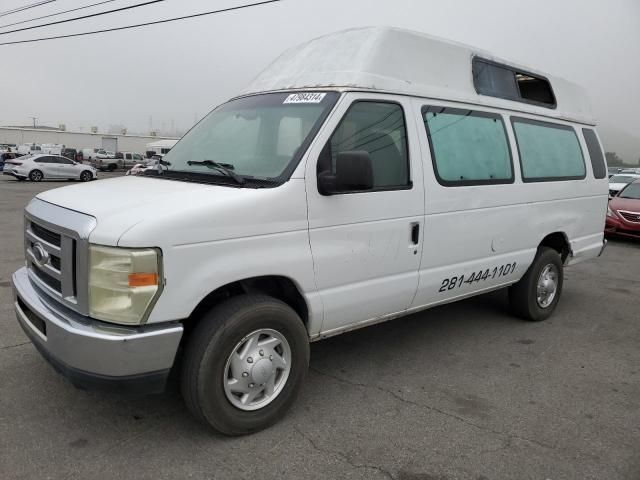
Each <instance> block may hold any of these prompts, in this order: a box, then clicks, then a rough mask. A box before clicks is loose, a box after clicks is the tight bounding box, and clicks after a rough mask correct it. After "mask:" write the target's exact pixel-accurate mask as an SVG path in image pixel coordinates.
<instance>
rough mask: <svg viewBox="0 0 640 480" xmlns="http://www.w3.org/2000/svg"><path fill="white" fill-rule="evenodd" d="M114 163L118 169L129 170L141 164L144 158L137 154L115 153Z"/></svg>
mask: <svg viewBox="0 0 640 480" xmlns="http://www.w3.org/2000/svg"><path fill="white" fill-rule="evenodd" d="M115 159H116V161H117V162H116V163H117V164H118V168H131V167H133V166H134V165H136V164H138V163H143V162H144V158H143V157H142V155H141V154H139V153H133V152H118V153H116V158H115Z"/></svg>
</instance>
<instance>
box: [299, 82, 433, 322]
mask: <svg viewBox="0 0 640 480" xmlns="http://www.w3.org/2000/svg"><path fill="white" fill-rule="evenodd" d="M413 117H414V116H413V115H412V113H411V103H410V102H409V101H408V100H407V99H405V98H403V97H396V96H393V95H378V94H368V95H367V94H362V93H348V94H345V96H344V97H343V99H342V101H341V102H340V104H339V105H338V106H337V107H336V112H334V114H333V116H332V117H331V119H330V120H329V121H328V122H327V125H325V128H324V129H323V130H322V132H321V133H320V134H319V136H318V138H317V139H316V141H315V142H314V146H313V147H312V149H311V150H310V153H309V156H308V161H307V165H306V173H305V182H306V189H307V204H308V218H309V238H310V245H311V251H312V254H313V261H314V269H315V279H316V284H317V288H318V291H319V294H320V296H321V298H322V302H323V306H324V319H323V324H322V332H323V333H330V332H337V331H340V330H342V329H345V328H348V326H349V325H353V324H357V323H363V322H364V323H367V322H374V321H376V320H378V319H380V318H383V317H388V316H391V315H393V314H394V313H398V312H402V311H404V310H406V309H407V308H408V307H409V305H410V304H411V303H412V301H413V298H414V296H415V293H416V290H417V285H418V269H419V265H420V258H421V255H422V232H423V225H424V191H423V179H422V164H421V158H420V150H419V146H418V144H417V142H415V141H414V139H415V138H416V131H415V128H416V127H415V123H414V122H413V121H412V119H413ZM345 151H365V152H367V153H368V155H369V157H370V158H371V163H372V168H373V185H374V187H373V189H371V190H368V191H346V192H341V193H339V194H333V195H322V194H321V193H320V192H319V189H318V183H317V178H318V175H319V174H320V173H322V172H327V171H331V170H332V169H333V170H335V162H336V158H337V155H338V153H340V152H345Z"/></svg>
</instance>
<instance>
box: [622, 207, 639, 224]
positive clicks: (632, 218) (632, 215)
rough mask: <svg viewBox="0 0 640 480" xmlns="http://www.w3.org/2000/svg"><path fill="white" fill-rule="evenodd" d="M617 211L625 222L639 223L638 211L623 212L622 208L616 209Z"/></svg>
mask: <svg viewBox="0 0 640 480" xmlns="http://www.w3.org/2000/svg"><path fill="white" fill-rule="evenodd" d="M618 213H619V214H620V216H621V217H622V218H624V219H625V220H626V221H627V222H632V223H640V212H624V211H622V210H618Z"/></svg>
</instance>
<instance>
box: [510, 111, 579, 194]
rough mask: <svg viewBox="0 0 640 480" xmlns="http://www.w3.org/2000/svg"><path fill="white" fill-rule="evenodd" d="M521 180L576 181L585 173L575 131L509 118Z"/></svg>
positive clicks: (562, 126)
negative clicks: (516, 147) (514, 138)
mask: <svg viewBox="0 0 640 480" xmlns="http://www.w3.org/2000/svg"><path fill="white" fill-rule="evenodd" d="M511 122H512V124H513V130H514V132H515V136H516V143H517V145H518V153H519V154H520V166H521V168H522V180H523V181H525V182H544V181H557V180H579V179H582V178H585V176H586V169H585V165H584V157H583V156H582V149H581V148H580V143H579V142H578V136H577V135H576V132H575V130H574V129H573V128H572V127H570V126H568V125H560V124H556V123H547V122H540V121H538V120H531V119H528V118H517V117H512V118H511Z"/></svg>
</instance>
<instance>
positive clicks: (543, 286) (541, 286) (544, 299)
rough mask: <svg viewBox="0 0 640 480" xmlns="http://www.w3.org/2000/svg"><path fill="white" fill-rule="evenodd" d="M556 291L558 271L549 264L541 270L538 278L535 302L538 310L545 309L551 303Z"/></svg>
mask: <svg viewBox="0 0 640 480" xmlns="http://www.w3.org/2000/svg"><path fill="white" fill-rule="evenodd" d="M557 290H558V269H557V267H556V266H555V265H553V264H549V265H547V266H545V267H544V268H543V269H542V272H540V276H539V277H538V284H537V288H536V297H537V298H536V300H537V302H538V306H539V307H540V308H547V307H548V306H549V305H551V303H552V302H553V299H554V298H555V297H556V292H557Z"/></svg>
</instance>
